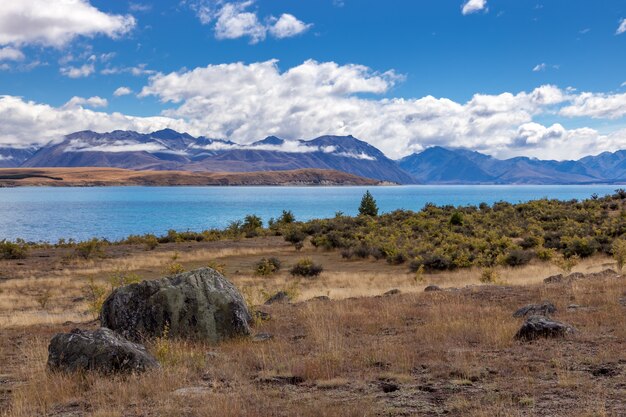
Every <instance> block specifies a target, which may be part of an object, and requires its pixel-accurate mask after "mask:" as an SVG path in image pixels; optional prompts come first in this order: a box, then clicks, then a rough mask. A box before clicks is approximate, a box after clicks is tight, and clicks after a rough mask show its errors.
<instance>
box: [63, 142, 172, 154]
mask: <svg viewBox="0 0 626 417" xmlns="http://www.w3.org/2000/svg"><path fill="white" fill-rule="evenodd" d="M164 150H167V148H165V147H164V146H163V145H161V144H158V143H139V142H135V141H132V140H116V141H113V142H110V143H104V144H98V145H94V144H91V143H89V142H85V141H82V140H80V139H73V140H71V141H70V143H69V145H68V147H67V148H66V149H65V152H113V153H119V152H159V151H164Z"/></svg>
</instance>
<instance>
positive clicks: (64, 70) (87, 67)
mask: <svg viewBox="0 0 626 417" xmlns="http://www.w3.org/2000/svg"><path fill="white" fill-rule="evenodd" d="M60 71H61V74H63V75H65V76H66V77H69V78H83V77H88V76H90V75H91V74H93V73H94V72H95V71H96V68H95V66H94V64H93V63H87V64H84V65H81V66H80V67H71V66H70V67H61V69H60Z"/></svg>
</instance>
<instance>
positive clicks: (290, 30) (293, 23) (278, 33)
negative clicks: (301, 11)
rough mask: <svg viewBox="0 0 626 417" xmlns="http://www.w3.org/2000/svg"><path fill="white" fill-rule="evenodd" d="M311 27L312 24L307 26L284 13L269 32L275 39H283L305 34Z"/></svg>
mask: <svg viewBox="0 0 626 417" xmlns="http://www.w3.org/2000/svg"><path fill="white" fill-rule="evenodd" d="M311 26H312V25H311V24H306V23H304V22H303V21H301V20H298V19H297V18H296V17H295V16H293V15H291V14H288V13H283V14H282V15H281V16H280V18H279V19H278V20H277V21H276V22H275V23H274V24H273V25H272V26H270V28H269V31H270V33H271V34H272V36H274V37H275V38H278V39H283V38H290V37H292V36H297V35H299V34H301V33H304V32H306V31H307V30H309V28H310V27H311Z"/></svg>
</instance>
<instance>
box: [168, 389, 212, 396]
mask: <svg viewBox="0 0 626 417" xmlns="http://www.w3.org/2000/svg"><path fill="white" fill-rule="evenodd" d="M210 392H211V389H210V388H209V387H185V388H179V389H177V390H176V391H174V395H179V396H181V397H189V396H195V395H205V394H208V393H210Z"/></svg>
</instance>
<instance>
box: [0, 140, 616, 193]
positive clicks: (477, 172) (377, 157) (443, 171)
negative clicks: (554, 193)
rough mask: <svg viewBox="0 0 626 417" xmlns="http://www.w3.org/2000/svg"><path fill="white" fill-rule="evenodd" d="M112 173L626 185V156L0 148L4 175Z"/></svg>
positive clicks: (268, 144)
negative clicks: (319, 172)
mask: <svg viewBox="0 0 626 417" xmlns="http://www.w3.org/2000/svg"><path fill="white" fill-rule="evenodd" d="M3 167H4V168H17V167H22V168H34V167H110V168H125V169H133V170H153V171H154V170H157V171H164V170H168V171H172V170H176V171H192V172H255V171H286V170H297V169H311V168H313V169H324V170H338V171H343V172H346V173H349V174H353V175H357V176H361V177H365V178H371V179H375V180H379V181H389V182H394V183H399V184H590V183H620V182H626V151H617V152H614V153H610V152H604V153H602V154H600V155H596V156H587V157H584V158H582V159H579V160H577V161H554V160H539V159H535V158H528V157H515V158H510V159H504V160H503V159H496V158H494V157H492V156H489V155H486V154H483V153H480V152H475V151H471V150H466V149H448V148H443V147H438V146H435V147H431V148H427V149H426V150H424V151H422V152H420V153H415V154H412V155H409V156H407V157H405V158H402V159H400V160H398V161H394V160H392V159H390V158H388V157H387V156H385V154H383V153H382V152H381V151H380V150H378V149H377V148H375V147H374V146H372V145H370V144H368V143H367V142H364V141H361V140H359V139H357V138H355V137H353V136H320V137H318V138H315V139H312V140H284V139H281V138H278V137H275V136H269V137H267V138H265V139H263V140H259V141H257V142H254V143H251V144H248V145H241V144H237V143H234V142H231V141H227V140H220V139H211V138H206V137H203V136H201V137H193V136H191V135H189V134H187V133H179V132H176V131H174V130H171V129H164V130H160V131H157V132H152V133H147V134H144V133H137V132H133V131H123V130H116V131H113V132H108V133H96V132H92V131H81V132H76V133H72V134H70V135H67V136H65V138H64V139H63V140H62V141H61V142H59V143H53V144H50V145H46V146H43V147H40V148H11V147H0V168H3Z"/></svg>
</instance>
